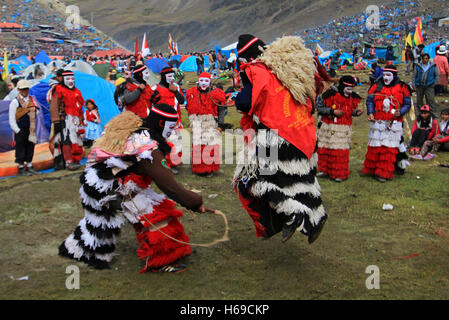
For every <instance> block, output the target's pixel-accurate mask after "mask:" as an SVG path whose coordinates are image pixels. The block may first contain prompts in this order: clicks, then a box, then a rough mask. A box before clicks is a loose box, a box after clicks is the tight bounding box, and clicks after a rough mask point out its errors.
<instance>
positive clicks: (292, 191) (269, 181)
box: [234, 35, 327, 243]
mask: <svg viewBox="0 0 449 320" xmlns="http://www.w3.org/2000/svg"><path fill="white" fill-rule="evenodd" d="M255 39H257V38H255ZM258 42H259V48H260V47H263V42H262V43H260V42H261V41H260V40H254V37H253V36H250V35H243V36H240V38H239V44H238V45H237V49H238V50H239V57H242V56H243V57H244V58H245V59H246V60H247V61H249V62H248V63H246V64H244V65H242V70H243V72H242V74H241V78H242V82H243V85H244V87H243V89H242V91H241V93H240V94H239V95H238V96H237V99H236V107H237V108H238V109H239V110H240V111H242V112H243V113H244V116H243V117H242V120H241V126H242V129H243V130H244V132H246V134H245V144H244V149H243V150H242V151H241V152H240V154H239V156H238V159H237V161H238V163H237V168H236V171H235V175H234V186H235V189H236V191H237V193H238V195H239V198H240V201H241V202H242V205H243V207H244V208H245V209H246V210H247V211H248V213H249V215H250V216H251V218H252V219H253V221H254V224H255V227H256V235H257V236H258V237H264V238H269V237H271V236H273V235H275V234H277V233H278V232H280V231H282V241H283V242H285V241H287V240H288V239H290V237H291V236H292V235H293V233H294V232H295V231H296V230H299V231H300V232H301V233H303V234H305V235H307V236H308V238H309V243H312V242H313V241H315V240H316V238H317V237H318V235H319V234H320V232H321V230H322V228H323V226H324V223H325V221H326V219H327V215H326V213H325V210H324V207H323V204H322V200H321V189H320V185H319V183H318V180H317V178H316V173H317V164H318V156H317V153H316V151H317V149H316V132H315V126H314V120H313V117H312V104H311V101H312V99H310V97H312V98H314V70H315V67H314V62H313V56H312V54H311V53H310V52H309V50H307V49H306V48H305V47H304V45H303V43H302V41H301V40H300V38H298V37H284V38H281V39H279V40H276V41H275V42H273V44H271V45H270V46H269V47H267V48H266V49H265V50H264V51H263V54H261V51H260V50H259V52H257V51H258V50H256V48H257V47H256V48H254V45H253V44H257V43H258ZM248 43H250V45H248ZM246 50H250V54H246V55H245V53H246ZM251 53H252V54H251ZM256 57H258V59H257V60H256V59H255V58H256ZM292 79H296V81H295V80H293V81H292ZM278 93H279V94H278ZM292 98H293V99H292ZM255 100H256V101H255ZM295 120H296V121H295ZM247 130H249V131H247ZM251 132H253V134H251Z"/></svg>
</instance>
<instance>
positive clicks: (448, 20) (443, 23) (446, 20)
mask: <svg viewBox="0 0 449 320" xmlns="http://www.w3.org/2000/svg"><path fill="white" fill-rule="evenodd" d="M447 25H449V17H447V18H444V19H440V20H439V21H438V26H439V27H442V26H447Z"/></svg>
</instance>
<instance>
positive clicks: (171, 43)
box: [168, 33, 178, 55]
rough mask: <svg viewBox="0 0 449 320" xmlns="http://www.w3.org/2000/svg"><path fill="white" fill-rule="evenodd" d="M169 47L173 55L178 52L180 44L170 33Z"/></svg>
mask: <svg viewBox="0 0 449 320" xmlns="http://www.w3.org/2000/svg"><path fill="white" fill-rule="evenodd" d="M168 49H169V50H170V53H171V54H172V55H176V54H178V44H177V43H176V42H175V41H173V38H172V36H171V34H170V33H169V34H168Z"/></svg>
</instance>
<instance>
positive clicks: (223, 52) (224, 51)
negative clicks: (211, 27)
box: [215, 41, 319, 59]
mask: <svg viewBox="0 0 449 320" xmlns="http://www.w3.org/2000/svg"><path fill="white" fill-rule="evenodd" d="M317 42H319V41H317ZM218 50H221V55H224V56H225V57H226V59H229V58H230V57H231V52H234V53H235V55H236V56H238V54H237V49H232V50H223V49H221V48H220V47H217V46H216V47H215V54H217V53H218Z"/></svg>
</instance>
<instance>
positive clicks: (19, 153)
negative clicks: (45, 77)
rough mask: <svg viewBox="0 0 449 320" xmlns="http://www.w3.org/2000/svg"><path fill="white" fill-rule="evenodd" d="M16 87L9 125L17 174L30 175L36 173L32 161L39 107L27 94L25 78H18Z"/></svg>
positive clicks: (27, 87)
mask: <svg viewBox="0 0 449 320" xmlns="http://www.w3.org/2000/svg"><path fill="white" fill-rule="evenodd" d="M17 89H18V90H19V94H18V95H17V98H15V99H14V100H13V101H12V102H11V104H10V105H9V125H10V127H11V129H12V130H13V131H14V142H15V149H16V160H15V162H16V163H17V164H18V165H19V175H32V174H36V173H37V171H35V170H34V169H33V163H32V161H33V156H34V145H35V144H36V142H37V138H36V121H37V119H38V114H37V113H38V111H39V109H38V107H37V104H36V102H35V101H34V98H33V97H31V96H30V95H29V92H30V84H29V82H28V81H27V80H20V81H19V83H18V84H17ZM25 163H26V166H25Z"/></svg>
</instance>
